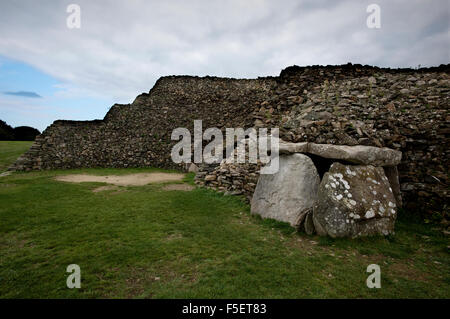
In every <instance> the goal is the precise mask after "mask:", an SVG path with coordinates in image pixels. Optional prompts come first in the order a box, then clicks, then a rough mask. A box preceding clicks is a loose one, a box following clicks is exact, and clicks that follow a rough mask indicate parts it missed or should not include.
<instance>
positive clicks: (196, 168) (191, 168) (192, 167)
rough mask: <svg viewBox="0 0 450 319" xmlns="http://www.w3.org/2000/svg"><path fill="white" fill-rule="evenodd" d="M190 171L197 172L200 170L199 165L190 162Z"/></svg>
mask: <svg viewBox="0 0 450 319" xmlns="http://www.w3.org/2000/svg"><path fill="white" fill-rule="evenodd" d="M188 172H189V173H191V172H193V173H197V172H198V166H197V165H195V164H194V163H191V164H189V168H188Z"/></svg>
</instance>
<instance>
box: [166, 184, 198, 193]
mask: <svg viewBox="0 0 450 319" xmlns="http://www.w3.org/2000/svg"><path fill="white" fill-rule="evenodd" d="M194 188H195V187H194V186H192V185H189V184H169V185H166V186H164V187H163V188H162V189H163V190H164V191H185V192H190V191H191V190H193V189H194Z"/></svg>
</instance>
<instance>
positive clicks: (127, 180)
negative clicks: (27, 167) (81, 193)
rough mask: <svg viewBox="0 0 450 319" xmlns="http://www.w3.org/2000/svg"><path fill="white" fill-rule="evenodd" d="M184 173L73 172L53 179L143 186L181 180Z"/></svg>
mask: <svg viewBox="0 0 450 319" xmlns="http://www.w3.org/2000/svg"><path fill="white" fill-rule="evenodd" d="M183 178H184V174H169V173H138V174H129V175H106V176H97V175H87V174H73V175H64V176H57V177H56V178H55V179H56V180H57V181H60V182H69V183H83V182H99V183H107V184H113V185H117V186H144V185H147V184H149V183H163V182H172V181H181V180H182V179H183Z"/></svg>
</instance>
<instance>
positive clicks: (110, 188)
mask: <svg viewBox="0 0 450 319" xmlns="http://www.w3.org/2000/svg"><path fill="white" fill-rule="evenodd" d="M105 191H116V193H119V192H121V191H122V190H121V189H120V188H119V187H117V186H100V187H97V188H94V189H93V190H92V192H93V193H99V192H105Z"/></svg>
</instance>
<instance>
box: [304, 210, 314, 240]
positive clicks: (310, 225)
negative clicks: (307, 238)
mask: <svg viewBox="0 0 450 319" xmlns="http://www.w3.org/2000/svg"><path fill="white" fill-rule="evenodd" d="M314 231H315V227H314V220H313V210H312V209H311V210H309V211H308V213H307V214H306V217H305V232H306V233H307V234H308V235H312V234H314Z"/></svg>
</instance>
